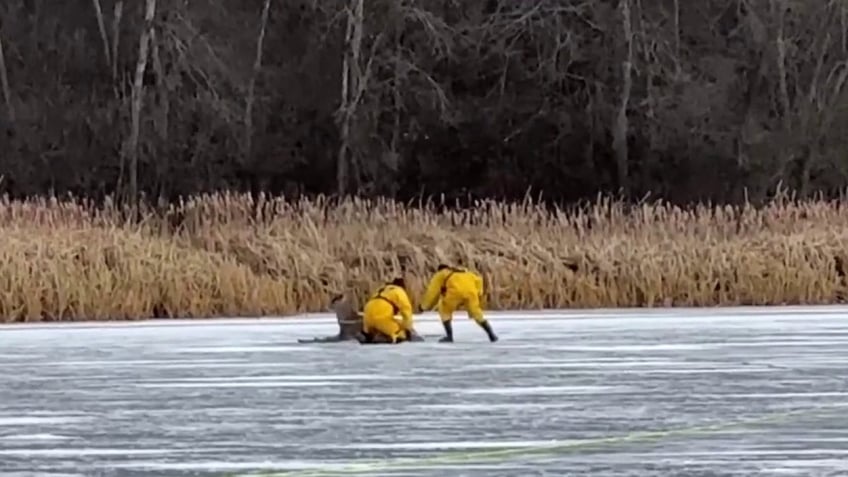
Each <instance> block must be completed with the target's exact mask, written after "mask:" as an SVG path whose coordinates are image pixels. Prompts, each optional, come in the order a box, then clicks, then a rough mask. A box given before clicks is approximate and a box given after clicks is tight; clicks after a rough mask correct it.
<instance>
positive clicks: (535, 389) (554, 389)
mask: <svg viewBox="0 0 848 477" xmlns="http://www.w3.org/2000/svg"><path fill="white" fill-rule="evenodd" d="M632 391H633V389H632V388H630V387H627V386H515V387H509V386H504V387H498V388H472V389H464V390H462V389H461V390H457V392H458V393H460V394H479V395H485V394H492V395H496V396H497V395H502V396H506V395H510V396H527V395H539V394H555V395H568V394H598V393H606V394H609V393H613V392H619V393H624V392H632Z"/></svg>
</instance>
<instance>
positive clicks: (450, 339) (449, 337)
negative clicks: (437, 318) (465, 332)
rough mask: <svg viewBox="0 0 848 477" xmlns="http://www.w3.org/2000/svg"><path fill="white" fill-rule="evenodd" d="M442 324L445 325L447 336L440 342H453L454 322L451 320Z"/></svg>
mask: <svg viewBox="0 0 848 477" xmlns="http://www.w3.org/2000/svg"><path fill="white" fill-rule="evenodd" d="M442 326H444V327H445V336H444V337H443V338H442V339H440V340H439V343H453V324H452V323H451V322H450V321H443V322H442Z"/></svg>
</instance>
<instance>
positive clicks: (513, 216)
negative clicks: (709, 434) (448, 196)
mask: <svg viewBox="0 0 848 477" xmlns="http://www.w3.org/2000/svg"><path fill="white" fill-rule="evenodd" d="M845 206H846V203H842V202H824V201H817V202H803V203H790V202H787V201H776V202H774V203H771V204H768V205H767V206H765V207H762V208H754V207H751V206H745V207H709V206H700V207H696V208H694V209H691V210H684V209H680V208H676V207H672V206H669V205H665V204H662V203H655V204H646V205H640V206H636V207H627V206H625V205H623V204H620V203H617V202H614V201H611V200H607V199H601V200H598V201H597V202H595V203H591V204H586V205H584V206H582V207H580V208H577V209H575V210H570V211H565V210H548V209H545V208H544V207H543V206H541V205H538V204H534V203H531V202H527V203H524V204H517V205H503V204H498V203H495V202H481V203H479V204H477V206H476V207H475V208H473V209H470V210H464V211H441V212H440V211H439V209H440V208H441V205H437V204H435V203H423V204H416V207H411V206H404V205H400V204H396V203H392V202H388V201H364V200H348V201H345V202H342V203H333V202H331V201H329V200H325V199H318V200H315V201H306V200H302V201H294V202H287V201H285V200H282V199H276V198H268V197H260V198H258V199H256V200H253V199H251V198H250V197H249V196H242V195H233V194H220V195H210V196H201V197H194V198H191V199H188V200H186V201H185V202H183V203H180V204H177V205H172V206H163V207H153V206H146V207H145V208H144V210H143V214H142V215H143V219H142V220H141V221H140V223H134V222H130V221H128V220H125V219H124V218H123V217H125V216H126V215H125V214H124V211H122V210H119V209H118V208H117V207H115V206H113V205H110V204H108V203H107V204H106V205H104V206H99V207H98V206H95V205H93V204H91V203H87V202H85V201H81V200H66V201H59V200H56V199H38V200H30V201H11V200H8V199H3V200H0V233H2V238H3V241H2V246H0V283H2V285H0V293H2V297H0V320H5V321H37V320H83V319H140V318H146V317H153V316H160V317H161V316H173V317H205V316H255V315H270V314H289V313H296V312H304V311H318V310H323V309H324V308H325V306H326V303H327V299H328V296H329V295H330V294H333V293H337V292H348V293H349V294H350V295H351V296H353V297H355V298H357V299H359V300H360V301H361V299H362V298H363V297H364V295H365V294H366V293H368V292H369V291H370V290H371V289H372V288H373V287H374V286H376V285H378V284H379V283H380V282H381V281H383V280H386V279H390V278H392V277H393V276H395V275H397V274H400V273H403V274H404V275H405V276H406V278H407V280H408V283H409V284H410V287H411V291H412V293H413V299H414V300H416V301H417V299H418V298H419V297H420V294H421V292H422V291H423V287H424V285H425V282H426V279H427V275H428V274H429V273H431V272H432V271H433V269H434V267H435V266H436V264H437V263H439V262H452V263H460V264H464V265H468V266H472V267H474V268H477V269H479V270H481V271H482V272H483V273H484V275H485V277H486V280H487V283H488V285H489V290H488V293H487V301H488V305H489V307H490V308H494V309H505V308H513V309H517V308H540V307H547V308H551V307H557V308H559V307H615V306H668V305H675V306H712V305H735V304H795V303H832V302H835V301H839V300H841V297H842V296H843V295H844V293H845V288H846V284H845V283H844V280H843V276H842V275H843V271H842V269H841V267H842V265H841V264H842V263H843V261H844V258H845V252H846V248H845V244H846V238H848V232H846V231H848V228H846V225H848V208H846V207H845Z"/></svg>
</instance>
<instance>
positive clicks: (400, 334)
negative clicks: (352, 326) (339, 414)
mask: <svg viewBox="0 0 848 477" xmlns="http://www.w3.org/2000/svg"><path fill="white" fill-rule="evenodd" d="M362 315H363V316H362V331H363V332H365V333H368V334H370V333H374V332H378V333H381V334H383V335H385V336H386V337H387V338H389V339H390V340H391V341H392V343H396V342H398V341H399V340H404V339H406V330H404V329H403V327H402V326H401V322H400V320H398V319H395V310H394V307H393V306H392V305H391V304H390V303H389V302H388V301H386V300H383V299H381V298H373V299H371V300H369V301H368V303H366V304H365V309H364V310H363V311H362Z"/></svg>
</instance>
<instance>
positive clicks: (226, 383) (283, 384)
mask: <svg viewBox="0 0 848 477" xmlns="http://www.w3.org/2000/svg"><path fill="white" fill-rule="evenodd" d="M348 385H349V384H348V383H347V382H344V381H261V380H260V381H237V382H234V381H231V380H229V379H226V380H219V381H204V382H185V381H173V382H169V383H136V384H134V386H135V387H139V388H151V389H154V388H160V389H168V388H171V389H177V388H310V387H312V388H321V387H326V386H348Z"/></svg>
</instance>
